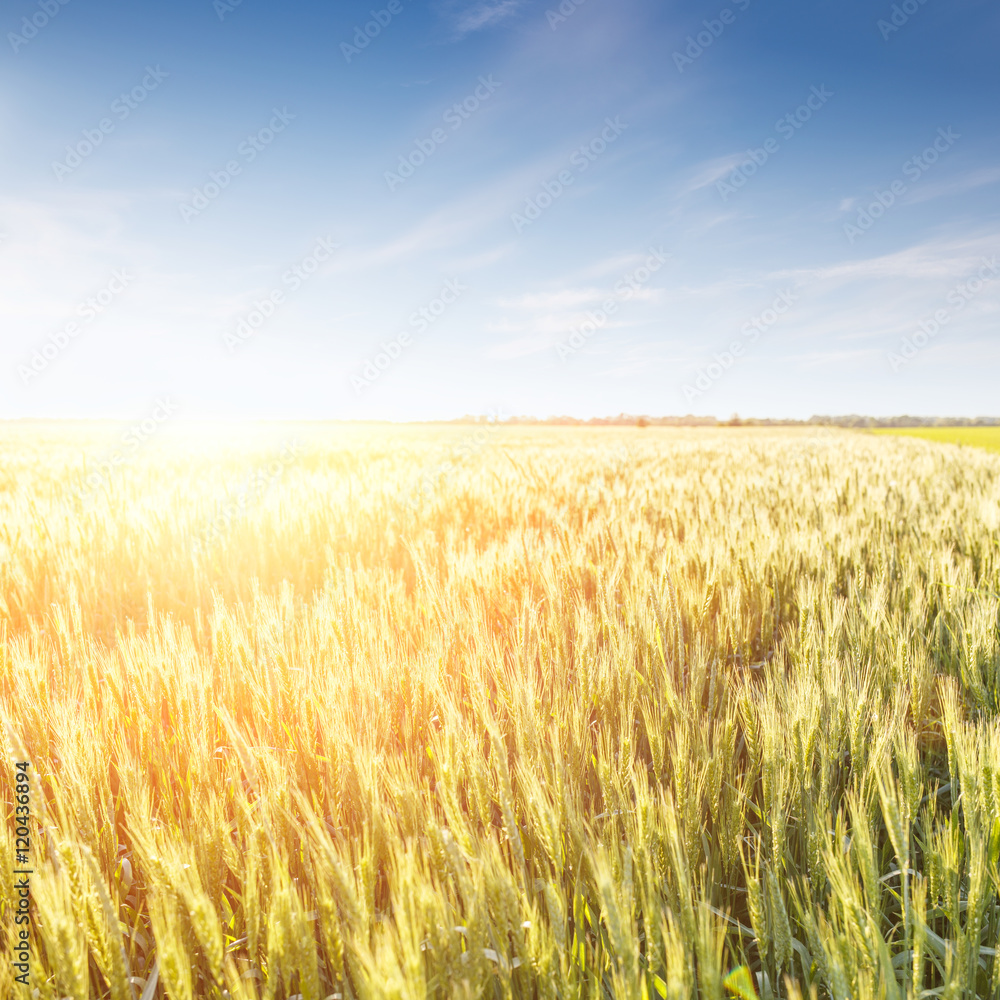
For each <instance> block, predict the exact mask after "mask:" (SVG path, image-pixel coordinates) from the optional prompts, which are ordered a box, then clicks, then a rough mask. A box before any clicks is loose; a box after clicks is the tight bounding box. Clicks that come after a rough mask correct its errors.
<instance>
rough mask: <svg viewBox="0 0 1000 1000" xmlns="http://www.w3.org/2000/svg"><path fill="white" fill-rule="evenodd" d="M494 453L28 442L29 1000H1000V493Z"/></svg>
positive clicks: (915, 482)
mask: <svg viewBox="0 0 1000 1000" xmlns="http://www.w3.org/2000/svg"><path fill="white" fill-rule="evenodd" d="M466 431H467V429H465V430H463V429H458V430H455V429H428V428H387V427H381V428H378V427H351V428H343V427H334V428H326V429H323V428H318V427H302V428H295V429H293V432H290V435H289V436H291V433H294V435H295V437H296V440H297V442H298V444H297V448H296V451H295V458H294V460H290V461H288V462H287V463H286V466H285V467H284V468H283V470H282V473H281V475H280V477H277V478H274V479H273V480H272V481H270V482H269V486H268V488H267V489H266V490H261V491H259V493H258V494H256V495H252V496H249V497H245V498H244V502H243V503H242V504H241V505H240V511H241V514H240V517H238V518H234V519H231V521H230V522H229V523H227V530H226V531H225V533H224V534H222V535H221V536H220V537H218V538H216V537H215V536H211V537H212V538H213V541H212V542H211V543H210V544H205V543H204V541H203V540H204V539H205V538H206V530H205V526H206V525H211V524H212V523H214V521H216V520H217V519H218V517H219V516H220V511H222V510H224V509H225V508H226V505H227V504H231V503H232V499H233V492H234V490H237V489H239V484H240V483H246V482H247V476H248V472H252V470H253V469H255V468H259V467H261V466H264V467H266V466H267V463H268V461H269V460H270V459H273V458H274V455H273V454H270V453H264V452H262V451H261V450H260V448H259V447H258V448H256V449H255V448H254V447H253V446H250V445H246V446H239V447H235V446H232V445H230V446H228V447H227V448H225V449H222V448H221V446H220V447H219V448H217V449H215V450H213V449H212V447H211V446H205V447H203V448H202V449H201V450H195V449H193V448H188V447H186V446H185V445H184V444H183V443H182V442H181V443H179V442H176V441H175V442H169V441H168V442H159V443H157V444H156V446H155V447H150V449H149V450H148V451H147V452H146V453H144V454H143V455H142V456H141V457H140V458H139V459H137V460H136V461H135V462H133V463H131V464H130V465H129V466H128V467H126V468H124V469H123V470H122V471H121V472H120V474H117V475H116V476H114V477H112V478H110V479H109V480H108V482H107V483H106V484H105V485H104V486H103V487H102V494H101V497H100V498H99V500H98V502H96V503H91V504H89V505H87V506H86V508H84V507H82V506H80V505H79V502H78V500H76V499H75V498H76V496H78V495H79V492H80V490H79V487H80V483H81V481H82V477H83V475H84V461H83V457H82V452H83V451H84V450H91V451H93V450H99V447H98V445H97V444H96V443H95V442H93V441H88V440H87V435H88V434H90V433H91V432H85V431H82V430H80V429H79V428H58V427H54V428H49V429H46V430H39V429H37V428H28V429H24V428H21V429H17V428H13V427H10V426H8V427H6V428H3V429H2V432H0V452H2V455H3V462H2V463H0V468H2V470H3V471H2V472H0V555H2V562H0V574H2V586H0V629H2V644H0V711H2V715H3V719H4V722H5V724H6V731H7V737H8V740H9V753H8V754H7V755H5V757H4V759H3V761H2V763H0V772H2V773H0V780H2V781H3V782H4V783H5V787H6V788H9V789H13V787H14V780H15V779H14V761H15V760H18V759H22V760H23V759H27V760H30V761H31V762H32V765H33V767H34V769H35V771H36V775H37V776H36V778H35V780H34V784H33V806H32V807H33V810H34V813H35V815H36V817H37V822H38V824H39V826H38V828H37V829H36V830H35V832H34V840H33V850H34V851H35V852H36V853H35V858H34V861H35V874H34V875H33V876H32V878H33V882H32V892H33V899H34V906H35V910H34V921H35V923H34V934H35V936H34V940H33V958H32V969H31V976H30V978H31V988H32V989H33V990H36V991H37V992H36V993H35V994H33V995H35V996H38V997H39V998H41V1000H50V998H52V1000H57V998H63V997H73V998H77V1000H82V998H85V997H110V998H112V1000H125V998H129V1000H132V998H134V997H138V996H139V995H140V994H141V995H142V996H143V997H144V998H146V1000H148V998H150V997H152V996H154V995H156V996H169V997H171V998H176V1000H188V998H194V997H220V996H227V995H228V996H229V997H232V998H234V1000H235V998H239V997H246V998H251V997H252V998H257V997H265V998H285V997H289V996H292V995H300V996H301V997H302V998H304V1000H316V998H324V997H329V996H331V995H333V996H337V995H340V996H342V997H343V998H345V1000H346V998H349V997H359V998H367V997H372V998H374V997H399V998H423V997H428V996H431V997H446V996H448V997H450V996H455V997H470V998H471V997H480V996H497V997H506V996H513V997H539V998H542V997H594V998H603V997H611V996H614V997H621V998H625V997H629V998H631V997H643V998H646V997H649V998H654V1000H655V998H656V997H662V998H675V997H676V998H680V997H693V996H696V995H698V996H705V997H720V996H728V995H740V996H751V995H753V994H754V993H756V994H758V995H760V996H761V997H767V996H787V997H798V996H800V995H808V994H809V992H810V990H811V989H815V990H816V991H817V993H818V995H819V996H824V997H832V998H834V1000H847V998H867V997H872V998H874V997H885V998H893V997H917V996H921V995H924V996H930V995H933V996H941V997H955V998H958V997H968V996H993V997H996V996H1000V962H998V959H997V957H996V954H995V951H994V949H995V948H996V945H997V936H998V927H1000V906H998V891H1000V871H998V859H1000V818H998V804H1000V730H998V726H997V712H998V698H1000V687H998V680H1000V677H998V675H1000V639H998V596H997V595H998V593H1000V548H998V538H1000V534H998V528H1000V459H998V458H997V457H996V456H993V455H990V454H988V453H986V452H980V451H975V450H968V449H963V450H962V451H961V452H959V451H958V450H956V449H948V448H945V447H942V446H940V445H937V444H933V443H927V442H923V441H919V440H913V439H903V438H878V437H874V436H869V435H861V434H852V433H849V432H839V431H832V430H831V431H825V430H823V431H821V430H810V431H790V430H782V431H764V430H746V429H742V430H736V429H734V430H698V431H669V430H660V429H652V428H648V429H645V430H638V429H613V430H612V429H607V430H605V429H587V430H578V429H572V430H569V429H558V430H550V429H540V428H530V429H516V428H489V429H487V430H486V432H485V433H486V435H487V437H486V439H484V442H483V444H482V446H480V447H477V448H467V449H462V450H461V452H460V453H459V452H458V451H456V447H457V444H458V442H459V441H460V440H461V439H462V437H463V435H464V434H465V432H466ZM276 451H277V449H275V452H276ZM426 470H433V476H429V475H428V474H427V472H426ZM251 481H252V477H251ZM414 497H416V502H414ZM199 540H202V541H201V542H200V541H199ZM8 816H9V822H8V823H5V824H2V825H0V865H2V866H3V867H4V869H5V870H7V871H10V870H12V869H13V868H14V867H15V865H14V834H13V819H12V811H11V813H9V814H8ZM11 884H12V880H11V879H10V878H8V877H4V878H2V879H0V945H2V946H3V949H4V954H5V955H7V954H9V953H10V946H11V940H10V935H11V933H12V931H13V924H12V922H11V920H10V914H11V913H12V912H13V908H14V907H15V905H16V900H15V898H14V895H13V889H12V888H11ZM15 989H16V990H18V991H20V990H21V989H22V987H18V986H16V984H15V983H14V981H13V972H12V971H11V967H10V964H9V963H8V962H7V961H4V962H3V964H0V995H3V996H15V995H19V994H18V993H15ZM928 991H932V992H928ZM25 995H28V993H27V992H26V993H25Z"/></svg>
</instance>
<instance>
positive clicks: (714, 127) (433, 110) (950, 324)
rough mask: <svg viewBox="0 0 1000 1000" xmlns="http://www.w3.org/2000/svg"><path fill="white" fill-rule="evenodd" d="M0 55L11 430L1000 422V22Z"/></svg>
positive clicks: (706, 12) (143, 12)
mask: <svg viewBox="0 0 1000 1000" xmlns="http://www.w3.org/2000/svg"><path fill="white" fill-rule="evenodd" d="M373 12H374V16H373ZM33 22H34V23H33ZM380 22H381V23H380ZM880 22H881V24H880ZM0 30H2V32H3V34H4V36H5V38H4V39H0V126H2V131H3V154H2V156H0V235H2V240H0V323H2V330H3V336H2V341H0V344H2V346H0V355H2V363H0V417H20V416H112V417H120V418H129V417H132V416H136V415H141V414H142V413H144V412H145V411H146V410H147V409H149V408H150V407H151V406H152V405H154V401H155V400H156V399H157V398H159V397H162V396H164V395H169V396H170V397H171V399H172V400H174V401H175V403H176V405H177V407H178V411H179V412H180V413H182V414H183V415H185V416H186V417H189V418H200V417H218V416H238V417H243V416H259V417H310V418H313V417H331V418H364V417H377V418H389V419H427V418H448V417H453V416H460V415H462V414H464V413H487V412H498V411H499V412H501V413H506V414H535V415H538V416H547V415H551V414H573V415H577V416H583V417H586V416H593V415H603V414H614V413H619V412H629V413H647V414H679V413H697V414H715V415H716V416H719V417H728V416H729V415H730V414H731V413H732V412H734V411H735V412H739V413H740V414H742V415H744V416H774V417H782V416H792V417H808V416H810V415H812V414H814V413H849V412H861V413H871V414H877V415H884V414H895V413H904V412H905V413H913V414H945V415H980V414H997V413H998V412H1000V407H998V404H997V398H998V393H997V389H996V385H997V377H998V375H1000V339H998V336H997V318H998V316H1000V310H998V306H1000V155H998V154H1000V129H998V127H997V125H998V118H1000V114H998V108H997V102H996V95H997V93H998V83H1000V80H998V75H1000V73H998V63H997V60H996V47H997V40H998V34H1000V9H998V8H997V7H996V5H995V4H990V3H988V2H986V0H948V2H947V3H946V2H945V0H925V2H924V3H919V2H918V0H906V3H903V4H899V5H895V4H893V3H882V2H874V3H860V2H854V0H847V2H839V3H833V2H819V3H805V4H803V3H794V4H793V3H790V2H772V3H770V4H765V3H764V2H763V0H736V2H733V3H728V4H726V3H723V2H722V0H712V2H711V3H708V2H701V3H689V2H680V3H672V4H669V5H668V4H663V3H652V2H646V0H614V2H612V0H583V2H579V3H574V2H573V0H563V2H562V5H561V6H560V4H559V3H557V2H555V0H543V2H535V0H476V2H469V0H440V2H434V3H422V2H417V0H409V2H407V0H392V4H391V6H390V4H389V3H388V2H384V0H373V2H372V0H370V2H368V3H354V2H338V3H336V4H333V3H330V4H317V3H299V4H295V5H284V4H277V3H273V2H270V3H269V2H265V0H242V2H240V3H235V2H234V0H218V2H216V3H213V2H212V0H178V2H174V3H171V4H170V5H166V4H162V5H152V4H135V3H126V2H107V0H105V2H102V0H68V2H67V3H60V2H59V0H11V3H9V4H7V5H6V6H5V8H4V11H3V13H2V15H0ZM366 30H367V34H365V32H366ZM363 43H367V44H363ZM789 116H790V117H789ZM935 144H936V146H935ZM88 302H89V303H90V304H89V305H88ZM421 311H423V312H421Z"/></svg>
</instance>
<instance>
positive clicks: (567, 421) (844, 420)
mask: <svg viewBox="0 0 1000 1000" xmlns="http://www.w3.org/2000/svg"><path fill="white" fill-rule="evenodd" d="M488 419H489V418H487V417H475V416H472V415H467V416H464V417H462V418H461V419H460V420H458V421H454V422H455V423H485V422H487V421H488ZM503 422H504V423H508V424H546V425H550V426H563V425H565V426H593V427H628V426H632V427H725V426H729V427H809V426H819V427H997V426H1000V417H909V416H902V417H864V416H859V415H858V414H856V413H852V414H850V415H848V416H842V417H827V416H814V417H810V418H809V419H808V420H782V419H772V418H770V417H746V418H743V417H740V416H739V414H736V413H734V414H733V415H732V416H731V417H730V418H729V419H728V420H719V419H717V418H716V417H696V416H694V414H690V413H689V414H688V415H687V416H684V417H650V416H633V415H632V414H628V413H619V414H618V416H617V417H590V418H589V419H587V420H583V419H581V418H579V417H523V416H522V417H508V418H507V419H506V420H505V421H503Z"/></svg>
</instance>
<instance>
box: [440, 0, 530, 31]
mask: <svg viewBox="0 0 1000 1000" xmlns="http://www.w3.org/2000/svg"><path fill="white" fill-rule="evenodd" d="M521 6H522V0H492V2H487V3H477V4H475V5H474V6H472V7H468V8H466V9H465V10H463V11H462V12H461V13H460V14H459V15H458V17H457V20H456V23H455V31H456V33H457V34H458V35H459V36H461V35H467V34H469V32H472V31H479V30H481V29H482V28H488V27H490V26H491V25H494V24H496V23H498V22H499V21H503V20H505V19H506V18H508V17H510V16H511V15H513V14H515V13H516V12H517V11H518V9H519V8H520V7H521Z"/></svg>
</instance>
